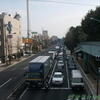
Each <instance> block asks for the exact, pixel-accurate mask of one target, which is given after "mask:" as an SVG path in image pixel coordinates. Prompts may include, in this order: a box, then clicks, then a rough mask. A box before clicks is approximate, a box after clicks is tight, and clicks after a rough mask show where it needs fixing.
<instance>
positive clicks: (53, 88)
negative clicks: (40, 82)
mask: <svg viewBox="0 0 100 100" xmlns="http://www.w3.org/2000/svg"><path fill="white" fill-rule="evenodd" d="M44 89H45V88H42V90H44ZM49 89H50V90H70V89H71V88H67V87H62V88H59V87H51V88H49Z"/></svg>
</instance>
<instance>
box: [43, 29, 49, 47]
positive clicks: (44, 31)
mask: <svg viewBox="0 0 100 100" xmlns="http://www.w3.org/2000/svg"><path fill="white" fill-rule="evenodd" d="M42 36H43V48H47V47H48V44H49V41H48V40H49V36H48V31H47V30H43V31H42Z"/></svg>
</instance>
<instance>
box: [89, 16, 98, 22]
mask: <svg viewBox="0 0 100 100" xmlns="http://www.w3.org/2000/svg"><path fill="white" fill-rule="evenodd" d="M90 19H91V20H95V21H97V22H99V23H100V20H99V19H96V18H93V17H91V18H90Z"/></svg>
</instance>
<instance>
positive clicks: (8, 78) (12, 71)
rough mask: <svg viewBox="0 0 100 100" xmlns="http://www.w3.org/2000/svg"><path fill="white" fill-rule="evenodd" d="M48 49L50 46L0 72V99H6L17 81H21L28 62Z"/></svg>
mask: <svg viewBox="0 0 100 100" xmlns="http://www.w3.org/2000/svg"><path fill="white" fill-rule="evenodd" d="M49 50H50V48H49V49H46V50H45V51H42V52H40V53H38V54H36V55H34V56H32V57H30V58H29V59H27V60H25V61H22V62H20V63H18V64H16V65H14V66H13V67H11V68H8V69H6V70H4V71H2V72H0V100H7V99H8V98H9V96H10V94H11V93H12V91H13V90H14V89H15V87H16V86H17V85H18V83H19V82H20V81H22V79H23V77H24V72H25V70H26V68H27V66H28V62H29V61H31V60H32V59H34V58H35V57H37V56H40V55H46V54H47V52H48V51H49Z"/></svg>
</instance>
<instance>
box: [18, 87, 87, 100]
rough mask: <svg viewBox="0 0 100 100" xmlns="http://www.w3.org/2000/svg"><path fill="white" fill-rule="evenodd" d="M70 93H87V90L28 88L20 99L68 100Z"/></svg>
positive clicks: (80, 94)
mask: <svg viewBox="0 0 100 100" xmlns="http://www.w3.org/2000/svg"><path fill="white" fill-rule="evenodd" d="M69 95H75V96H76V95H79V96H82V95H86V93H85V91H72V90H71V89H59V88H58V89H50V90H49V91H45V90H38V89H37V90H34V89H27V90H26V91H25V92H24V93H23V94H22V95H21V96H20V99H19V100H67V98H68V96H69Z"/></svg>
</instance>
